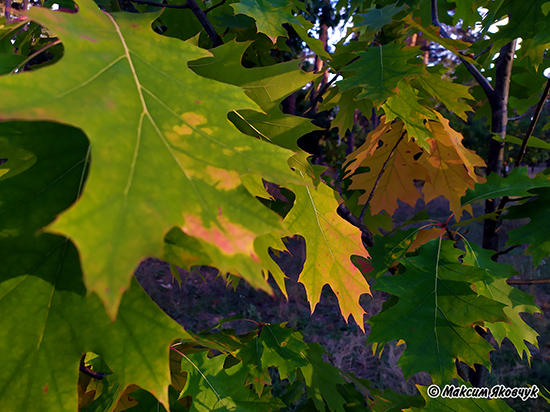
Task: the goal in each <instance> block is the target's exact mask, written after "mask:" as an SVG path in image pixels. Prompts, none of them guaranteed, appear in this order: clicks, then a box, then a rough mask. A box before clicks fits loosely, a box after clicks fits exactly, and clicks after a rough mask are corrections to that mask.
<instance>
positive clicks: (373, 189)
mask: <svg viewBox="0 0 550 412" xmlns="http://www.w3.org/2000/svg"><path fill="white" fill-rule="evenodd" d="M404 137H405V132H403V133H401V137H400V138H399V140H398V141H397V142H396V143H395V145H394V146H393V149H391V152H390V155H389V156H388V158H387V159H386V161H385V162H384V165H383V166H382V170H380V173H378V177H377V178H376V182H374V186H373V187H372V190H371V191H370V195H369V198H368V199H367V203H365V206H363V210H361V214H360V215H359V220H361V221H362V220H363V217H364V216H365V212H366V211H367V206H368V205H369V203H370V201H371V200H372V197H373V196H374V191H375V190H376V187H377V186H378V182H379V181H380V179H381V178H382V174H384V170H386V165H387V164H388V162H389V161H390V159H391V158H392V156H393V154H394V152H395V149H397V145H398V144H399V143H400V142H401V140H403V138H404Z"/></svg>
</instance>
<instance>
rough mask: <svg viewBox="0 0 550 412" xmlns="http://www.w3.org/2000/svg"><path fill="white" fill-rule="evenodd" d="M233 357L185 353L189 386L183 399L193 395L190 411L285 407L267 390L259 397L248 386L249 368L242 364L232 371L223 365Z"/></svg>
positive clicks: (185, 367) (269, 409) (207, 411)
mask: <svg viewBox="0 0 550 412" xmlns="http://www.w3.org/2000/svg"><path fill="white" fill-rule="evenodd" d="M228 356H230V355H225V354H222V355H218V356H215V357H213V358H209V357H208V351H202V352H198V353H193V354H184V356H183V359H182V361H181V369H182V371H184V372H187V374H188V375H187V376H188V377H187V383H186V385H185V388H183V391H182V393H181V395H180V397H183V396H187V395H191V396H192V397H193V403H192V404H191V409H190V412H195V411H196V412H214V411H266V412H267V411H273V410H277V409H279V408H281V407H283V406H284V404H283V403H282V402H281V400H279V399H277V398H274V397H272V396H271V394H270V393H269V391H266V392H265V393H263V394H262V396H261V397H259V396H258V395H257V394H256V392H255V391H254V390H252V389H249V388H248V386H245V383H246V378H247V375H248V367H247V365H245V364H244V363H243V362H239V363H237V364H236V365H233V366H231V367H229V368H225V367H224V364H225V362H226V360H227V358H228Z"/></svg>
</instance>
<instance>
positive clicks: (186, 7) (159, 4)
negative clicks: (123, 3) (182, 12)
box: [130, 0, 189, 9]
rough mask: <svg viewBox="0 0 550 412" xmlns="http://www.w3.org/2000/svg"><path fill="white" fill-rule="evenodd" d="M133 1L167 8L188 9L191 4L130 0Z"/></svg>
mask: <svg viewBox="0 0 550 412" xmlns="http://www.w3.org/2000/svg"><path fill="white" fill-rule="evenodd" d="M130 1H131V2H132V3H138V4H147V5H149V6H155V7H162V8H166V9H188V8H189V5H188V4H187V3H185V4H166V3H155V2H154V1H149V0H130Z"/></svg>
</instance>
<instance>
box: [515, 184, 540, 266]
mask: <svg viewBox="0 0 550 412" xmlns="http://www.w3.org/2000/svg"><path fill="white" fill-rule="evenodd" d="M532 194H536V195H538V196H537V198H536V199H534V200H532V201H530V202H527V203H524V204H522V205H518V206H512V207H511V208H510V210H509V212H508V213H507V214H506V216H505V218H506V219H525V218H529V223H526V224H524V225H522V226H520V227H518V228H515V229H512V230H510V231H508V241H507V242H506V246H511V245H522V244H524V243H527V244H528V245H529V247H528V248H527V250H526V251H525V253H527V254H530V255H531V256H533V264H534V265H535V267H537V266H539V265H540V263H541V262H542V259H546V258H548V256H550V240H549V239H548V224H547V222H548V201H549V200H550V189H548V188H542V189H534V190H532Z"/></svg>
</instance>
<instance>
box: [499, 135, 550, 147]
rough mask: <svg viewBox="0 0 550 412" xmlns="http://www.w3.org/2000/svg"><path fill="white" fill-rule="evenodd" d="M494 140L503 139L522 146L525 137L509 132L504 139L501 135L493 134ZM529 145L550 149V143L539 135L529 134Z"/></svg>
mask: <svg viewBox="0 0 550 412" xmlns="http://www.w3.org/2000/svg"><path fill="white" fill-rule="evenodd" d="M493 140H496V141H497V142H498V141H502V142H505V143H513V144H517V145H518V146H521V145H522V144H523V139H520V138H519V137H516V136H511V135H509V134H507V135H506V136H505V137H504V139H502V138H501V137H499V136H497V135H493ZM527 147H536V148H539V149H547V150H548V149H550V143H547V142H545V141H544V140H542V139H539V138H538V137H535V136H529V140H528V141H527Z"/></svg>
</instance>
